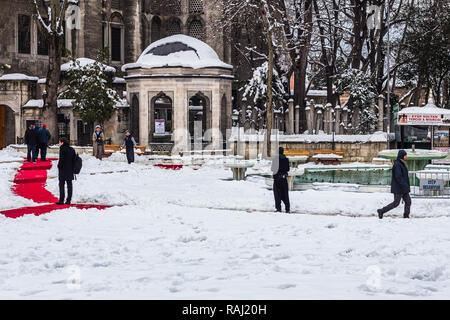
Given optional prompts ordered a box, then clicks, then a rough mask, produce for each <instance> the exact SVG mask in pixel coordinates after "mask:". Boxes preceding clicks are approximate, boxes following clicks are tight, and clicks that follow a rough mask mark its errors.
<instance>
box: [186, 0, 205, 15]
mask: <svg viewBox="0 0 450 320" xmlns="http://www.w3.org/2000/svg"><path fill="white" fill-rule="evenodd" d="M199 12H203V0H189V13H199Z"/></svg>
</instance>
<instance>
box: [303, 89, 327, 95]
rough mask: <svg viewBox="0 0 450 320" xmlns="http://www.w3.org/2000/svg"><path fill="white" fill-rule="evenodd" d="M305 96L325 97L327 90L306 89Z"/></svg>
mask: <svg viewBox="0 0 450 320" xmlns="http://www.w3.org/2000/svg"><path fill="white" fill-rule="evenodd" d="M306 96H307V97H326V96H327V90H308V92H307V93H306Z"/></svg>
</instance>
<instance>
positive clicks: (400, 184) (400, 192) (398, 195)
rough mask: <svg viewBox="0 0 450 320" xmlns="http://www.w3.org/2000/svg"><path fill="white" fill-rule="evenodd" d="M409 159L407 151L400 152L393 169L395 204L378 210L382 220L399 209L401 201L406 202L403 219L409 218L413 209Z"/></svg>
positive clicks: (392, 183) (392, 190)
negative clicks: (388, 213) (386, 214)
mask: <svg viewBox="0 0 450 320" xmlns="http://www.w3.org/2000/svg"><path fill="white" fill-rule="evenodd" d="M407 157H408V156H407V154H406V151H405V150H400V151H399V152H398V155H397V160H396V161H395V163H394V166H393V167H392V182H391V193H393V194H394V202H392V203H390V204H388V205H387V206H386V207H384V208H382V209H378V210H377V212H378V217H379V218H380V219H383V214H385V213H386V212H388V211H390V210H392V209H394V208H396V207H398V205H399V204H400V200H401V199H403V201H405V211H404V213H403V218H409V212H410V208H411V197H410V196H409V192H410V191H411V188H410V185H409V176H408V168H407V167H406V159H407Z"/></svg>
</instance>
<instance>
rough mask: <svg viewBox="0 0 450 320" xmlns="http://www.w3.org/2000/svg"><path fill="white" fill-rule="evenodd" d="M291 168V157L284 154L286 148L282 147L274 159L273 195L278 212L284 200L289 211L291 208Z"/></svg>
mask: <svg viewBox="0 0 450 320" xmlns="http://www.w3.org/2000/svg"><path fill="white" fill-rule="evenodd" d="M289 170H290V168H289V159H288V158H287V157H286V156H285V155H284V149H283V148H282V147H280V148H279V150H278V156H275V157H274V158H273V160H272V172H273V195H274V197H275V208H276V209H277V212H281V201H283V203H284V206H285V208H286V212H287V213H289V212H290V209H291V205H290V202H289V186H288V182H287V177H288V172H289Z"/></svg>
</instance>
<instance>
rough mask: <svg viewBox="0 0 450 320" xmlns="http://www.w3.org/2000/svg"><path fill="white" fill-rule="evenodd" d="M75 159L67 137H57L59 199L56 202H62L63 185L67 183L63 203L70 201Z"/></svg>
mask: <svg viewBox="0 0 450 320" xmlns="http://www.w3.org/2000/svg"><path fill="white" fill-rule="evenodd" d="M74 161H75V150H74V149H73V148H72V147H71V146H69V141H68V140H67V138H64V137H62V138H60V139H59V161H58V178H59V201H58V202H57V203H56V204H59V205H62V204H64V197H65V193H64V186H65V184H66V183H67V200H66V203H65V204H70V202H71V201H72V192H73V189H72V181H73V164H74Z"/></svg>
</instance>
